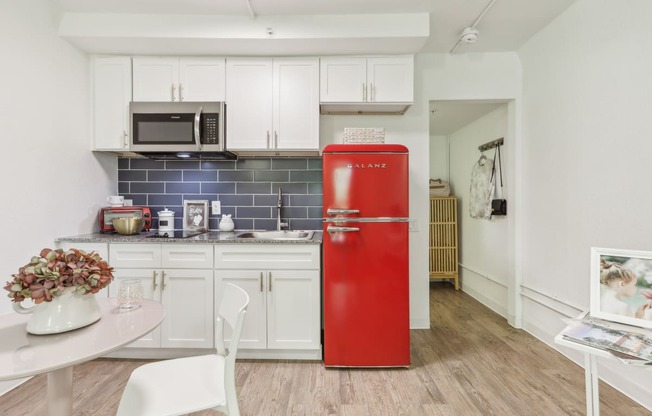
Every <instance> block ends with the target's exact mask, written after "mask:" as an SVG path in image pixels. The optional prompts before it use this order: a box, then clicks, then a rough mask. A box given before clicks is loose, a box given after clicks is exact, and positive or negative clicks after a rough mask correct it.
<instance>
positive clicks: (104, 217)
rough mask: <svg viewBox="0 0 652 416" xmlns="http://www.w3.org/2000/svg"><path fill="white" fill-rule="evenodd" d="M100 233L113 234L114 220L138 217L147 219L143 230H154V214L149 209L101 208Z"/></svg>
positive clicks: (136, 207)
mask: <svg viewBox="0 0 652 416" xmlns="http://www.w3.org/2000/svg"><path fill="white" fill-rule="evenodd" d="M99 217H100V232H101V233H112V232H115V229H114V228H113V219H114V218H122V217H137V218H144V219H145V226H144V227H143V230H145V231H147V230H149V229H151V228H152V212H151V210H150V209H149V207H143V206H129V207H104V208H100V215H99Z"/></svg>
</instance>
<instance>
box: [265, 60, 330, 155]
mask: <svg viewBox="0 0 652 416" xmlns="http://www.w3.org/2000/svg"><path fill="white" fill-rule="evenodd" d="M273 66H274V88H273V92H274V106H273V110H274V123H273V126H272V127H273V130H274V148H275V149H298V150H313V149H319V60H318V59H274V65H273Z"/></svg>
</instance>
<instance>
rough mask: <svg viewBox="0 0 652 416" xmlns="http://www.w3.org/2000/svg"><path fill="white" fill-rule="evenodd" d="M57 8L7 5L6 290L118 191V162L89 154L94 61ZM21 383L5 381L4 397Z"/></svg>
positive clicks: (1, 122) (40, 3) (2, 118)
mask: <svg viewBox="0 0 652 416" xmlns="http://www.w3.org/2000/svg"><path fill="white" fill-rule="evenodd" d="M53 3H54V2H52V1H50V0H23V1H11V2H10V1H3V2H1V3H0V56H2V58H3V59H2V61H3V63H2V67H1V69H0V74H2V80H3V86H2V97H3V99H2V100H0V126H2V130H1V133H0V135H1V137H2V139H1V140H2V149H3V158H2V159H3V160H2V163H0V181H1V183H2V188H1V192H2V198H3V199H2V215H0V229H1V230H2V232H3V238H2V239H1V240H0V252H2V256H0V276H3V279H4V280H2V286H4V282H6V281H9V280H10V279H11V274H12V273H16V272H17V271H18V268H19V267H21V266H23V265H24V264H26V263H27V262H29V259H30V258H31V257H32V256H33V255H35V254H38V253H39V252H40V250H41V249H42V248H44V247H53V246H54V244H53V240H54V238H55V237H57V236H63V235H72V234H79V233H84V232H90V231H92V230H93V228H94V227H95V221H96V213H97V209H98V208H99V207H100V206H101V205H102V202H103V201H104V198H105V195H107V194H110V193H115V192H116V191H117V177H116V176H117V161H115V159H116V158H115V157H114V156H113V157H112V156H102V157H95V156H93V154H92V153H91V152H90V151H89V148H90V146H89V143H90V138H89V134H88V133H89V130H90V129H89V118H90V117H89V112H88V108H89V88H88V79H89V62H88V59H87V57H86V56H84V54H82V53H80V52H79V51H77V50H75V49H74V48H72V47H71V46H70V45H68V44H67V43H66V42H65V41H62V40H60V39H59V38H58V37H57V34H56V21H57V19H56V14H57V11H56V10H55V9H54V7H53ZM3 292H4V290H3ZM0 299H2V300H1V301H0V314H4V313H9V312H11V310H12V309H11V301H10V300H9V298H7V297H6V296H5V294H3V295H2V297H1V298H0ZM19 382H20V381H5V382H0V394H2V393H3V392H5V391H7V390H9V389H10V388H12V387H13V386H14V385H15V384H17V383H19Z"/></svg>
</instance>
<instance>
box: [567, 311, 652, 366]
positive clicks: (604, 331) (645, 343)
mask: <svg viewBox="0 0 652 416" xmlns="http://www.w3.org/2000/svg"><path fill="white" fill-rule="evenodd" d="M562 336H563V337H564V339H567V340H569V341H573V342H577V343H580V344H584V345H588V346H590V347H594V348H599V349H602V350H606V351H609V352H611V353H614V355H616V354H619V355H617V358H620V359H621V360H626V361H632V362H628V364H633V363H638V364H644V363H643V362H646V363H645V365H647V363H650V364H652V336H651V335H650V333H649V331H644V330H642V329H640V328H637V327H628V328H625V327H624V326H623V325H619V326H617V327H616V326H614V325H611V324H610V323H608V322H602V321H601V320H596V319H592V318H590V317H586V318H584V319H581V320H571V321H570V323H569V326H568V328H567V329H566V330H565V331H564V332H563V333H562ZM641 361H643V362H641Z"/></svg>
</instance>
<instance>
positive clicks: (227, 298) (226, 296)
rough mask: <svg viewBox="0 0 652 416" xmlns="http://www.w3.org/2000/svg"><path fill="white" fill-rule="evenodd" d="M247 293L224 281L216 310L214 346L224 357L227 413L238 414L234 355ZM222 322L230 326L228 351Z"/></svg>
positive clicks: (247, 303)
mask: <svg viewBox="0 0 652 416" xmlns="http://www.w3.org/2000/svg"><path fill="white" fill-rule="evenodd" d="M248 305H249V295H248V294H247V292H245V291H244V290H243V289H242V288H240V287H238V286H236V285H234V284H233V283H226V284H225V285H224V291H223V293H222V302H221V303H220V307H219V309H218V311H217V319H216V325H215V348H216V349H217V353H218V354H219V355H222V356H224V357H225V363H224V388H225V390H226V403H227V405H226V407H227V409H228V413H227V414H229V415H239V414H240V411H239V409H238V399H237V394H236V389H235V357H236V354H237V352H238V343H239V342H240V333H241V332H242V325H243V324H244V318H245V314H246V313H247V306H248ZM224 324H227V325H228V326H229V327H230V328H231V331H232V332H231V340H230V341H229V348H228V352H227V349H226V348H225V346H224Z"/></svg>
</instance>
